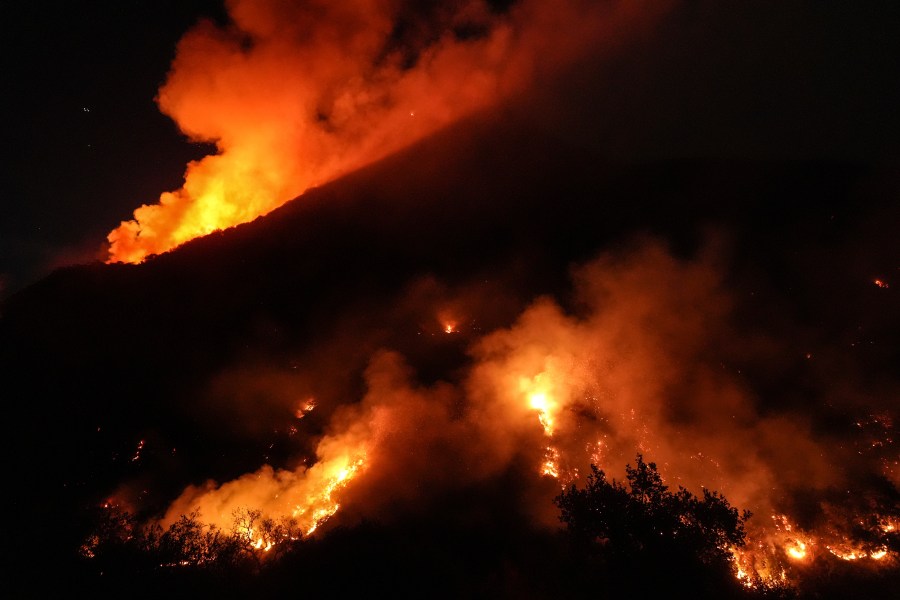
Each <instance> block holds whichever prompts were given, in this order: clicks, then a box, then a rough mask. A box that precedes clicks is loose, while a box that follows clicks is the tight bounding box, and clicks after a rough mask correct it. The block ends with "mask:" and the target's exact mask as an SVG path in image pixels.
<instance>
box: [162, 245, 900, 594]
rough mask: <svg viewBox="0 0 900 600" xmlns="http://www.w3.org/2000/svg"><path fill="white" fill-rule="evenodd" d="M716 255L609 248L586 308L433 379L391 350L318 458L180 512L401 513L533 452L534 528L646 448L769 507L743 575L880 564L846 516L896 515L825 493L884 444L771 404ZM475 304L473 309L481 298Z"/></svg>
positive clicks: (535, 317) (762, 511)
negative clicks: (747, 355) (568, 497)
mask: <svg viewBox="0 0 900 600" xmlns="http://www.w3.org/2000/svg"><path fill="white" fill-rule="evenodd" d="M716 256H717V253H716V252H715V251H713V250H710V251H708V252H706V253H702V254H701V256H699V257H698V258H696V259H693V260H684V259H678V258H675V257H673V256H672V255H671V254H670V253H669V252H668V251H667V250H666V249H665V248H664V247H663V246H661V245H659V244H657V243H652V242H651V243H643V244H641V245H639V246H637V247H636V248H634V249H633V250H632V251H630V252H627V253H625V254H620V255H611V254H607V255H602V256H600V257H599V258H597V259H596V260H594V261H592V262H590V263H589V264H587V265H584V266H582V267H580V268H578V269H576V270H575V272H574V273H575V276H574V280H575V296H576V300H577V301H576V302H575V305H574V307H572V308H569V309H563V308H562V307H561V305H560V304H559V303H558V302H557V301H555V300H554V299H552V298H547V297H544V298H539V299H536V300H534V301H533V302H532V303H531V305H530V306H528V307H527V308H526V309H525V310H524V311H523V312H522V313H521V314H520V315H519V316H518V317H517V318H516V319H515V320H514V322H513V324H512V325H511V326H509V327H507V328H501V329H498V330H496V331H493V332H491V333H487V334H485V335H483V336H481V337H478V338H473V342H472V344H471V345H470V348H469V357H470V362H469V364H468V366H467V367H466V370H465V372H464V374H463V375H462V376H461V377H460V378H459V379H458V380H454V381H448V382H438V383H435V384H430V385H423V384H421V383H418V382H417V380H416V373H415V372H414V371H413V370H412V369H411V368H410V367H409V366H408V365H407V364H406V362H405V360H404V357H403V356H401V355H400V354H398V353H397V352H394V351H390V350H381V351H377V352H375V353H374V354H373V355H372V356H371V357H370V360H369V361H368V366H367V367H366V368H365V373H364V380H365V387H366V392H365V394H364V397H363V398H362V400H361V401H360V402H358V403H354V402H352V399H348V400H350V402H348V403H347V404H345V405H340V406H337V407H336V408H334V410H333V413H332V417H331V419H330V422H329V424H328V425H327V427H326V431H325V433H324V435H323V436H322V437H321V439H320V441H319V443H318V446H317V449H316V451H315V455H316V456H315V458H314V462H312V463H311V464H309V465H307V464H306V463H303V464H299V465H298V466H297V467H296V468H293V469H283V470H275V469H273V468H272V467H270V466H264V467H262V468H261V469H260V470H258V471H257V472H255V473H250V474H247V475H244V476H242V477H239V478H237V479H235V480H234V481H231V482H228V483H225V484H222V485H218V484H216V483H214V482H209V483H208V484H207V485H206V486H201V487H191V488H189V489H187V490H186V491H185V492H184V493H183V495H182V496H181V497H180V498H179V499H178V500H177V501H176V502H175V503H174V504H173V505H172V506H171V508H170V509H169V511H168V515H167V517H166V520H167V521H172V520H174V519H176V518H177V517H178V516H179V515H180V514H187V513H189V512H191V511H193V510H195V509H199V510H200V511H201V518H202V519H204V520H207V521H210V522H214V523H217V524H219V525H222V526H227V525H228V523H229V522H230V519H231V515H232V513H233V512H234V511H235V510H238V509H241V508H242V507H250V508H258V509H260V510H262V511H263V512H264V513H265V514H267V515H269V516H271V517H273V518H278V517H283V516H294V517H297V518H298V519H299V520H300V522H301V526H302V527H303V528H304V530H305V531H313V530H315V529H316V528H317V527H318V525H319V524H320V523H322V522H324V521H325V520H327V519H328V518H330V517H332V516H333V515H335V514H336V513H337V512H338V511H339V510H340V512H341V515H342V516H343V517H344V518H346V519H348V521H350V522H352V520H353V519H356V518H360V517H365V518H376V519H380V520H383V521H388V522H389V521H390V520H391V519H392V518H395V517H394V515H393V514H392V511H396V510H397V507H398V506H400V507H405V508H404V510H405V511H408V510H414V507H415V506H416V505H417V504H422V503H423V502H424V501H426V500H429V498H432V497H435V496H438V495H440V494H441V493H442V492H445V491H447V490H452V489H454V488H460V487H463V486H466V485H469V484H473V483H477V482H481V481H486V480H488V479H489V478H491V477H494V476H496V475H497V474H498V473H501V472H503V471H504V470H508V469H510V468H514V467H513V466H514V465H516V464H527V465H530V467H529V471H528V473H526V474H524V477H522V479H523V481H522V483H521V485H522V489H521V490H518V492H515V493H517V494H518V495H519V501H520V502H522V503H524V504H526V506H524V510H525V511H526V513H528V514H530V515H531V516H532V517H533V523H534V524H535V525H536V526H558V522H557V519H556V511H555V508H554V506H553V503H552V498H553V495H555V494H556V493H558V491H559V490H560V489H561V488H562V487H563V486H565V485H568V484H570V483H573V482H577V481H581V477H582V475H583V474H585V473H586V472H587V470H588V466H589V465H590V464H591V463H593V464H596V465H598V466H599V467H600V468H602V469H604V470H606V471H607V472H608V473H609V474H610V475H611V476H613V477H616V478H620V479H621V478H622V477H623V474H624V472H623V466H624V465H625V463H627V462H629V461H633V458H634V453H635V452H641V453H643V454H644V455H645V456H646V457H647V458H648V460H653V461H655V462H657V463H658V464H659V467H660V472H661V474H662V475H663V477H664V478H665V479H666V481H667V483H669V484H670V485H671V486H678V485H682V486H684V487H686V488H688V489H689V490H692V491H694V492H695V493H699V492H700V490H701V489H702V488H707V489H713V490H718V491H721V492H723V493H724V494H725V495H726V496H727V497H728V499H729V500H730V501H731V502H732V503H733V504H734V505H736V506H739V507H741V508H747V509H750V510H751V511H753V512H754V513H755V514H756V515H757V516H756V517H755V519H754V521H753V522H752V527H751V541H752V545H751V550H750V551H748V552H746V553H744V554H741V555H739V558H740V559H741V568H742V569H744V570H742V571H741V573H743V577H746V573H747V572H749V571H751V570H753V571H755V572H757V573H758V574H759V575H760V576H762V577H764V578H768V579H777V578H778V577H780V574H781V573H782V571H783V569H784V568H785V566H786V565H788V563H789V562H791V561H793V562H800V561H804V560H808V557H809V556H812V554H813V553H814V552H816V553H822V552H829V553H830V554H831V555H833V556H835V557H838V558H842V559H844V560H856V559H866V560H873V561H875V560H884V559H885V557H886V556H891V555H889V554H888V553H887V551H886V549H884V548H883V547H881V546H879V545H877V544H876V545H871V544H870V545H869V546H865V545H864V544H862V543H860V542H857V541H854V540H853V539H852V538H851V536H849V533H848V529H847V523H849V522H850V520H857V519H866V520H868V521H871V523H870V524H871V527H872V528H874V529H876V530H877V529H878V528H881V529H883V530H884V531H885V532H887V531H888V528H889V527H896V517H897V515H892V514H889V512H890V511H889V510H888V511H887V512H885V513H883V514H881V513H879V510H881V509H879V508H877V506H876V505H875V504H867V503H866V501H865V499H864V498H862V496H860V499H859V501H858V502H856V503H855V504H852V505H851V504H848V503H847V502H846V500H844V501H842V505H840V506H838V505H836V504H835V503H834V502H833V501H831V500H829V499H828V494H829V490H832V489H835V488H836V486H842V487H840V489H847V488H851V487H854V486H855V485H856V484H855V483H854V482H855V480H856V479H855V478H857V477H860V476H865V475H866V473H869V474H877V475H888V476H889V473H887V472H883V469H882V464H880V463H879V461H878V460H877V457H875V460H874V461H869V462H866V463H864V462H860V461H852V460H850V459H849V455H850V454H854V451H853V450H852V449H848V448H846V447H845V446H844V445H843V444H835V443H833V440H831V439H829V437H828V436H827V435H824V434H817V433H815V432H814V427H813V423H812V422H811V421H810V420H809V419H807V418H803V417H799V416H798V415H797V414H796V413H794V412H789V411H779V410H773V407H772V406H765V403H764V401H763V399H761V398H758V397H757V396H756V395H755V392H754V391H753V390H752V389H750V387H749V385H748V384H747V383H746V381H745V379H744V378H743V377H742V376H741V374H740V373H739V372H738V371H737V370H736V369H734V368H730V367H728V366H727V362H728V361H729V360H730V359H729V357H731V356H734V348H747V347H752V346H753V344H751V343H750V341H749V340H748V339H747V337H746V333H745V334H741V333H739V331H738V329H737V328H736V327H735V326H734V323H733V316H734V310H735V309H734V307H735V298H734V296H733V293H732V292H731V291H730V290H729V289H728V288H727V287H726V285H725V283H724V281H723V277H722V269H721V268H720V266H719V264H718V262H717V260H716V258H715V257H716ZM418 288H419V289H420V290H421V289H426V290H434V289H440V288H439V286H436V284H435V283H434V282H425V283H420V284H419V285H418ZM426 296H427V294H424V295H422V293H421V292H420V294H419V295H416V296H415V297H416V298H417V299H419V300H421V299H422V298H423V297H426ZM482 304H483V305H484V306H487V305H489V299H482ZM466 311H467V312H472V313H477V312H478V311H479V306H478V303H477V302H475V301H471V300H470V301H469V302H467V307H466ZM435 319H436V320H440V310H439V309H438V310H436V314H435ZM436 329H437V330H438V331H440V329H439V328H436ZM362 335H364V332H363V334H362ZM446 335H453V334H452V333H451V334H446ZM323 349H324V350H323ZM320 351H322V352H324V353H325V355H327V357H326V358H321V361H322V362H321V363H320V364H319V366H317V367H313V368H314V369H316V370H321V369H322V365H323V364H324V363H327V362H329V361H332V362H333V363H335V364H337V363H340V362H341V361H343V360H344V359H345V358H346V353H345V352H344V351H343V350H342V349H341V347H340V345H339V344H338V345H333V346H331V347H328V346H323V347H320ZM743 351H744V350H742V352H743ZM320 354H321V352H320ZM325 371H328V369H327V368H326V369H325ZM266 378H268V376H267V377H266ZM300 379H301V380H303V377H301V378H300ZM283 381H284V382H287V381H288V380H283ZM305 381H311V379H310V378H307V379H305ZM297 391H298V392H300V391H301V390H297ZM305 393H306V390H305V389H304V390H302V394H301V395H303V394H305ZM281 396H283V397H285V398H287V397H288V396H290V391H287V392H284V393H283V394H281ZM884 418H885V419H887V417H884ZM883 431H885V432H888V433H889V429H884V430H883ZM878 443H881V444H884V443H887V444H888V445H890V443H891V442H890V440H887V441H886V442H885V441H884V440H882V441H880V442H878ZM884 450H885V451H886V452H888V453H889V452H890V448H885V449H884ZM836 465H844V467H842V468H839V467H836ZM854 489H855V488H854ZM797 490H802V491H803V493H805V494H807V495H808V497H809V498H813V499H817V500H816V501H817V502H818V501H821V506H822V507H823V514H822V516H820V518H819V521H818V523H817V524H816V526H815V528H814V529H809V528H806V529H802V528H800V527H799V526H798V525H797V522H798V518H802V515H799V516H794V515H792V514H787V513H789V512H790V511H791V510H792V505H791V502H790V498H791V495H792V494H794V493H795V492H796V491H797ZM881 508H882V509H884V507H881ZM338 518H341V517H338ZM847 557H849V558H847ZM891 560H893V559H891ZM788 566H789V565H788Z"/></svg>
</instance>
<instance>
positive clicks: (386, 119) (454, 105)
mask: <svg viewBox="0 0 900 600" xmlns="http://www.w3.org/2000/svg"><path fill="white" fill-rule="evenodd" d="M405 4H406V3H397V2H388V1H384V0H352V1H351V2H340V3H331V2H318V3H314V8H309V7H308V6H307V3H285V2H279V1H278V0H233V1H231V2H228V3H226V8H227V9H228V13H229V17H230V20H231V22H230V23H228V24H226V25H224V26H222V27H217V26H215V25H213V24H212V23H210V22H202V23H200V24H198V25H197V26H196V27H195V28H193V29H192V30H191V31H189V32H188V33H187V34H186V35H185V36H184V37H183V38H182V39H181V41H180V42H179V44H178V48H177V53H176V58H175V61H174V63H173V64H172V68H171V71H170V73H169V76H168V79H167V80H166V82H165V84H164V85H163V86H162V87H161V88H160V90H159V94H158V96H157V103H158V104H159V107H160V109H161V110H162V112H164V113H165V114H166V115H168V116H170V117H171V118H173V119H174V120H175V121H176V122H177V124H178V126H179V127H180V129H181V130H182V131H183V132H184V133H185V134H186V135H187V136H188V137H189V138H190V139H192V140H194V141H199V142H207V143H210V142H211V143H214V144H215V147H216V153H215V154H213V155H211V156H207V157H205V158H203V159H202V160H199V161H194V162H191V163H190V164H188V165H187V168H186V170H185V174H184V184H183V186H182V187H181V188H180V189H178V190H174V191H169V192H164V193H163V194H161V195H160V196H159V200H158V202H157V203H155V204H145V205H143V206H140V207H139V208H137V209H136V210H135V211H134V216H133V219H130V220H126V221H123V222H122V223H121V225H119V227H117V228H116V229H114V230H113V231H112V232H110V233H109V235H108V241H109V262H130V263H138V262H141V261H143V260H144V259H146V258H147V257H148V256H151V255H154V254H160V253H163V252H166V251H169V250H171V249H173V248H175V247H177V246H179V245H180V244H183V243H185V242H187V241H188V240H191V239H193V238H196V237H199V236H204V235H207V234H209V233H212V232H214V231H217V230H222V229H225V228H228V227H233V226H235V225H238V224H241V223H246V222H249V221H252V220H253V219H255V218H257V217H259V216H262V215H265V214H267V213H269V212H271V211H272V210H274V209H276V208H278V207H279V206H281V205H282V204H284V203H285V202H287V201H288V200H290V199H292V198H295V197H297V196H299V195H300V194H302V193H303V192H304V191H306V190H308V189H309V188H311V187H314V186H317V185H321V184H323V183H326V182H328V181H330V180H333V179H335V178H336V177H338V176H340V175H342V174H344V173H347V172H349V171H351V170H353V169H356V168H359V167H361V166H363V165H366V164H368V163H371V162H373V161H376V160H378V159H379V158H382V157H384V156H387V155H388V154H390V153H392V152H394V151H397V150H399V149H401V148H403V147H405V146H408V145H410V144H411V143H413V142H415V141H417V140H420V139H422V138H423V137H425V136H427V135H429V134H430V133H433V132H435V131H436V130H438V129H439V128H441V127H444V126H446V125H448V124H450V123H452V122H454V121H456V120H458V119H460V118H462V117H464V116H465V115H468V114H471V113H473V112H474V111H477V110H480V109H483V108H485V107H488V106H491V105H494V104H497V103H498V102H501V101H503V100H504V99H506V98H509V97H511V96H512V95H514V94H516V93H518V92H520V91H522V90H523V89H526V88H527V87H528V86H529V85H532V84H533V78H534V75H535V73H540V72H542V71H547V70H549V69H558V68H560V67H561V66H563V65H565V64H568V63H571V62H572V61H573V60H574V59H576V58H578V57H579V56H581V55H583V54H584V53H586V52H596V47H597V46H598V42H599V41H601V40H605V42H604V43H605V44H606V45H607V46H613V45H614V44H615V43H619V41H620V40H622V39H623V32H628V31H632V30H634V31H637V30H639V29H640V28H641V27H642V26H643V24H644V23H646V22H649V21H652V20H653V19H654V18H656V17H657V16H658V14H659V13H662V12H664V11H665V7H663V6H658V7H657V6H655V5H657V4H659V5H661V4H663V3H653V5H654V6H643V5H642V6H640V7H630V6H627V3H623V4H622V6H619V7H617V8H616V9H615V10H609V9H607V8H605V7H602V8H601V7H596V8H595V7H586V6H584V3H581V2H577V1H574V0H566V1H565V2H552V3H551V2H545V1H543V0H529V1H527V2H524V3H523V5H522V6H520V7H517V8H516V9H514V10H511V11H509V13H508V14H495V12H493V11H491V10H490V9H489V8H488V7H487V6H486V4H484V3H481V2H471V3H460V4H459V6H458V8H457V10H458V14H456V15H452V16H453V17H454V18H452V19H449V20H444V21H442V22H440V23H438V24H437V25H433V24H432V25H426V26H430V27H432V28H434V29H435V31H432V32H430V35H423V36H419V39H417V41H415V42H413V41H410V42H407V43H406V46H403V47H397V45H398V39H397V38H396V30H397V28H396V27H395V23H398V22H405V21H403V20H404V19H406V18H409V15H407V14H405V12H404V11H405V10H408V7H407V8H404V5H405ZM448 22H452V23H455V24H461V23H465V24H466V25H469V26H471V27H472V28H473V29H477V30H480V31H484V32H485V34H484V35H479V36H468V37H465V38H462V37H459V36H455V35H454V34H453V32H452V28H451V27H449V26H448V25H447V23H448ZM424 40H429V41H427V42H426V41H424ZM399 41H402V40H399ZM411 56H414V57H416V60H415V61H414V64H413V65H412V66H410V61H409V58H410V57H411Z"/></svg>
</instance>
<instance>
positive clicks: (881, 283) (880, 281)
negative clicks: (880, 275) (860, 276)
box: [872, 279, 891, 289]
mask: <svg viewBox="0 0 900 600" xmlns="http://www.w3.org/2000/svg"><path fill="white" fill-rule="evenodd" d="M872 283H874V284H875V285H877V286H878V287H880V288H881V289H887V288H889V287H891V286H890V285H888V282H887V281H885V280H883V279H875V280H873V281H872Z"/></svg>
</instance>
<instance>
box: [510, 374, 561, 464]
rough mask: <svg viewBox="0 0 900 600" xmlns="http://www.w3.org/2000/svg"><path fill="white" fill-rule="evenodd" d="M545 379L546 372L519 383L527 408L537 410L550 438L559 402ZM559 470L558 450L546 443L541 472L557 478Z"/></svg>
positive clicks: (542, 425) (545, 431) (545, 433)
mask: <svg viewBox="0 0 900 600" xmlns="http://www.w3.org/2000/svg"><path fill="white" fill-rule="evenodd" d="M546 379H547V376H546V373H540V374H538V375H536V376H535V377H534V378H533V379H531V380H528V379H527V378H523V379H522V380H521V381H520V383H519V385H520V387H521V388H522V389H523V391H524V392H525V396H526V398H527V399H528V408H530V409H531V410H533V411H535V412H537V414H538V420H539V421H540V423H541V427H543V428H544V435H545V436H546V437H548V438H552V437H553V432H554V427H555V423H556V414H557V413H558V411H559V403H558V402H556V401H555V400H554V399H553V397H552V396H551V394H550V390H549V385H547V383H546V382H545V380H546ZM559 470H560V469H559V450H557V449H556V447H555V446H554V445H553V444H550V443H548V444H547V447H546V448H545V449H544V460H543V462H542V463H541V474H542V475H548V476H550V477H553V478H556V479H559Z"/></svg>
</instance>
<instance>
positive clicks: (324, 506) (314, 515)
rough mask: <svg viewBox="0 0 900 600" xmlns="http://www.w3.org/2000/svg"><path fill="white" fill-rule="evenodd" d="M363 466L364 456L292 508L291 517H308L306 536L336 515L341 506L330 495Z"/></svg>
mask: <svg viewBox="0 0 900 600" xmlns="http://www.w3.org/2000/svg"><path fill="white" fill-rule="evenodd" d="M364 464H365V455H363V456H362V457H360V458H358V459H356V460H355V461H353V462H350V463H349V464H347V465H346V466H344V467H341V468H339V470H338V471H337V472H336V473H334V474H333V475H332V476H331V477H330V478H329V479H328V480H327V482H326V484H325V487H324V488H323V489H322V490H321V491H320V492H318V493H317V494H315V495H313V496H311V497H307V498H306V499H305V502H304V503H303V504H298V505H297V506H296V507H294V510H293V512H292V516H293V517H296V518H301V517H304V516H308V519H307V521H308V523H309V525H307V528H306V535H310V534H312V533H313V532H314V531H315V530H316V529H317V528H318V527H319V525H321V524H322V523H324V522H325V521H327V520H328V519H330V518H331V517H333V516H334V514H335V513H337V511H338V509H339V508H340V507H341V505H340V504H338V503H337V502H336V501H335V500H334V498H333V497H332V495H333V494H334V493H335V491H337V490H338V489H340V488H342V487H344V486H346V485H347V482H349V481H350V480H351V479H353V477H355V476H356V474H357V473H358V472H359V470H360V469H361V468H362V467H363V465H364ZM310 511H311V512H310Z"/></svg>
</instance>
